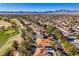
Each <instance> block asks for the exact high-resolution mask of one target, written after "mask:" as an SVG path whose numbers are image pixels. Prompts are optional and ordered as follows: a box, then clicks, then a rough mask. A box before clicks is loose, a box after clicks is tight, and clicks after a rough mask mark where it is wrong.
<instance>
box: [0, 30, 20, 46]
mask: <svg viewBox="0 0 79 59" xmlns="http://www.w3.org/2000/svg"><path fill="white" fill-rule="evenodd" d="M18 33H19V32H18V31H17V30H16V29H13V28H11V29H7V30H4V31H0V47H2V46H3V45H4V44H5V43H6V42H7V41H8V39H9V38H10V37H12V36H14V35H16V34H18Z"/></svg>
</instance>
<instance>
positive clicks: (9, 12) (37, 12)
mask: <svg viewBox="0 0 79 59" xmlns="http://www.w3.org/2000/svg"><path fill="white" fill-rule="evenodd" d="M64 13H68V14H69V13H70V14H73V13H75V14H76V13H77V14H79V10H55V11H41V12H40V11H0V14H64Z"/></svg>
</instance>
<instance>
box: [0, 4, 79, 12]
mask: <svg viewBox="0 0 79 59" xmlns="http://www.w3.org/2000/svg"><path fill="white" fill-rule="evenodd" d="M55 10H79V3H0V11H55Z"/></svg>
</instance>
